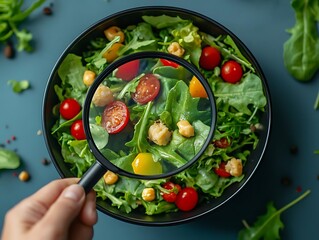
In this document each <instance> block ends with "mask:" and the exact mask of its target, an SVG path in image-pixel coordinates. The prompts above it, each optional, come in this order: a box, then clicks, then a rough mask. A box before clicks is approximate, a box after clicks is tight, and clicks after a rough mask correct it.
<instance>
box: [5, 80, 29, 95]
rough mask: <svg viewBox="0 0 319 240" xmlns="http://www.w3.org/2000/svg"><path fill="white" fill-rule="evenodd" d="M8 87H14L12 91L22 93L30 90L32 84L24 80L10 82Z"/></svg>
mask: <svg viewBox="0 0 319 240" xmlns="http://www.w3.org/2000/svg"><path fill="white" fill-rule="evenodd" d="M8 85H10V86H11V87H12V91H13V92H15V93H21V92H23V91H24V90H27V89H28V88H30V83H29V81H28V80H22V81H17V80H9V81H8Z"/></svg>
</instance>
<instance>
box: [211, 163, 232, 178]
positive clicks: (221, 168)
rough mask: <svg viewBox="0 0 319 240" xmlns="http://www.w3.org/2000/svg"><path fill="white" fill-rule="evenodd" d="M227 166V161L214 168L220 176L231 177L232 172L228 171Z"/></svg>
mask: <svg viewBox="0 0 319 240" xmlns="http://www.w3.org/2000/svg"><path fill="white" fill-rule="evenodd" d="M225 166H226V163H225V162H221V163H220V164H219V166H218V168H215V169H214V172H215V173H216V174H217V175H218V176H220V177H223V178H228V177H230V176H231V175H230V173H229V172H227V171H226V169H225Z"/></svg>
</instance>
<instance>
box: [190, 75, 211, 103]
mask: <svg viewBox="0 0 319 240" xmlns="http://www.w3.org/2000/svg"><path fill="white" fill-rule="evenodd" d="M189 93H190V94H191V96H192V97H194V98H195V97H199V98H207V97H208V96H207V92H206V90H205V88H204V86H203V85H202V83H201V82H200V81H199V80H198V78H197V77H195V76H193V78H192V80H191V81H190V82H189Z"/></svg>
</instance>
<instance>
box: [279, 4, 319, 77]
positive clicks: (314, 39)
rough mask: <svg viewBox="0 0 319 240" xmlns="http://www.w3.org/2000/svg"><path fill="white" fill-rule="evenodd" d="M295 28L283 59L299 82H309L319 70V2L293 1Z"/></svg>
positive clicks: (287, 42)
mask: <svg viewBox="0 0 319 240" xmlns="http://www.w3.org/2000/svg"><path fill="white" fill-rule="evenodd" d="M291 6H292V7H293V9H294V11H295V18H296V23H295V26H294V27H292V28H291V29H289V30H288V33H290V34H291V36H290V38H289V39H288V40H287V41H286V42H285V43H284V48H283V57H284V64H285V66H286V68H287V70H288V72H289V73H290V74H291V75H292V76H293V77H294V78H296V79H297V80H300V81H304V82H306V81H309V80H311V79H312V78H313V76H314V75H315V73H316V72H317V71H318V69H319V36H318V29H317V21H318V20H319V2H318V1H317V0H292V1H291Z"/></svg>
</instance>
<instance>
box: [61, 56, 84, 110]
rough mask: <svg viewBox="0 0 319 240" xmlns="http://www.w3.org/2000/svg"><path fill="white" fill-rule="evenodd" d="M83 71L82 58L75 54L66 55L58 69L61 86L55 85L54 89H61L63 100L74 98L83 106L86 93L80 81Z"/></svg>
mask: <svg viewBox="0 0 319 240" xmlns="http://www.w3.org/2000/svg"><path fill="white" fill-rule="evenodd" d="M84 71H85V67H84V66H83V64H82V58H81V57H79V56H77V55H75V54H68V55H67V56H66V57H65V59H64V60H63V62H62V63H61V65H60V67H59V69H58V74H59V77H60V78H61V86H57V85H56V86H55V88H56V89H61V92H63V96H64V98H75V99H76V100H78V101H79V102H80V103H81V104H83V102H84V99H85V96H86V91H87V87H86V86H85V85H84V84H83V80H82V79H83V74H84ZM60 96H61V95H60Z"/></svg>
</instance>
